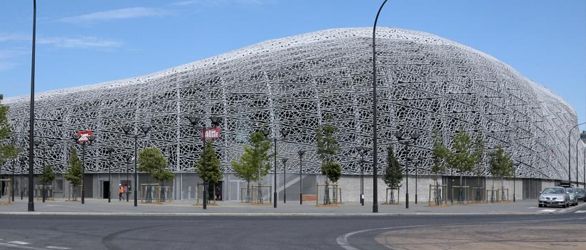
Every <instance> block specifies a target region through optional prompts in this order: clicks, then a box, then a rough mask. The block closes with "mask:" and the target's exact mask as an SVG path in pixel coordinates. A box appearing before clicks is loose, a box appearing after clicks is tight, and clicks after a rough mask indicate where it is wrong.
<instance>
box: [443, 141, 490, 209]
mask: <svg viewBox="0 0 586 250" xmlns="http://www.w3.org/2000/svg"><path fill="white" fill-rule="evenodd" d="M482 154H483V142H482V139H481V137H480V136H479V137H477V138H476V140H475V141H472V139H471V138H470V135H468V133H466V132H464V131H458V132H457V133H456V135H454V137H453V138H452V149H451V151H450V153H449V154H448V157H447V162H448V164H449V167H450V168H453V169H455V170H457V171H458V172H460V186H462V176H463V174H464V173H468V172H470V171H472V170H473V169H474V166H476V164H478V163H479V162H480V160H481V159H482ZM462 191H463V190H462V189H460V198H463V197H462V195H463V192H462Z"/></svg>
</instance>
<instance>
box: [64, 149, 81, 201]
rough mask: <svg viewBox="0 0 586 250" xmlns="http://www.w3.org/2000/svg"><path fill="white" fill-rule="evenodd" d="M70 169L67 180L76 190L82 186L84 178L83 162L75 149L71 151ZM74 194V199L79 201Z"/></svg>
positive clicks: (66, 174)
mask: <svg viewBox="0 0 586 250" xmlns="http://www.w3.org/2000/svg"><path fill="white" fill-rule="evenodd" d="M68 163H69V168H67V172H66V173H65V180H67V181H69V183H71V185H72V186H73V188H74V189H76V188H77V187H78V186H79V185H80V184H81V178H82V171H81V161H80V160H79V157H77V150H76V149H75V147H73V146H72V147H71V149H70V150H69V162H68ZM72 193H73V199H74V200H77V196H75V192H72Z"/></svg>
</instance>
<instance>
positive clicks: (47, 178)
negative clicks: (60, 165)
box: [41, 165, 55, 185]
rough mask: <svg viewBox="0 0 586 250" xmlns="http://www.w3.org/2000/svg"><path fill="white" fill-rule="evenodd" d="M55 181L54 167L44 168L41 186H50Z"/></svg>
mask: <svg viewBox="0 0 586 250" xmlns="http://www.w3.org/2000/svg"><path fill="white" fill-rule="evenodd" d="M53 180H55V173H54V172H53V166H51V165H48V166H45V168H43V174H42V175H41V184H43V185H48V184H51V183H52V182H53Z"/></svg>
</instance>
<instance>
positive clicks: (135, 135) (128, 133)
mask: <svg viewBox="0 0 586 250" xmlns="http://www.w3.org/2000/svg"><path fill="white" fill-rule="evenodd" d="M122 130H123V131H124V134H125V135H126V136H130V137H133V138H134V190H133V191H134V206H135V207H136V206H138V172H137V164H136V160H137V159H138V158H137V156H136V151H137V147H138V145H137V141H138V135H139V134H138V133H137V132H138V131H135V130H134V129H133V127H131V126H128V125H126V126H124V127H122ZM150 130H151V126H148V125H143V126H141V127H140V131H141V132H142V133H143V135H144V136H147V134H148V133H149V131H150ZM133 132H134V133H133Z"/></svg>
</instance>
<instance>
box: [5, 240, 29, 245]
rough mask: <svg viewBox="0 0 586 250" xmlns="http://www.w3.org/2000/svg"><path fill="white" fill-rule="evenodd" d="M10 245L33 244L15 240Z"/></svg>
mask: <svg viewBox="0 0 586 250" xmlns="http://www.w3.org/2000/svg"><path fill="white" fill-rule="evenodd" d="M8 244H17V245H28V244H31V243H28V242H24V241H18V240H13V241H9V242H8Z"/></svg>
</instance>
